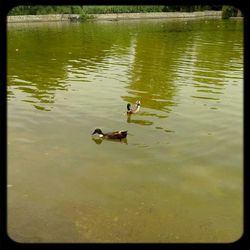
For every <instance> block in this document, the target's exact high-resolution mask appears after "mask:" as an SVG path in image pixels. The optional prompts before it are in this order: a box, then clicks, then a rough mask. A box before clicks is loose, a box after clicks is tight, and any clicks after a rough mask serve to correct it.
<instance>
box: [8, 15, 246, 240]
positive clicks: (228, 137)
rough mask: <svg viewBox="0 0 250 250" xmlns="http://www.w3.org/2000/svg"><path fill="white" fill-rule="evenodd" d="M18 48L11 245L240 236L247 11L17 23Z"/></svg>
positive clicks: (12, 94) (11, 50)
mask: <svg viewBox="0 0 250 250" xmlns="http://www.w3.org/2000/svg"><path fill="white" fill-rule="evenodd" d="M7 46H8V51H7V63H8V65H7V66H8V67H7V68H8V76H7V78H8V83H7V87H8V103H7V106H8V120H7V122H8V123H7V125H8V165H7V171H8V234H9V236H10V237H11V238H12V239H13V240H16V241H18V242H231V241H235V240H237V239H238V238H239V237H241V234H242V232H243V198H242V194H243V138H242V136H243V22H242V20H227V21H223V20H199V21H195V20H190V21H187V20H178V21H167V20H143V21H119V22H98V23H95V22H93V23H50V24H49V23H42V24H41V23H35V24H10V25H8V41H7ZM136 100H140V101H141V105H142V106H141V110H140V112H139V113H138V114H135V115H131V116H127V114H126V105H127V103H128V102H130V103H135V101H136ZM95 128H101V129H102V130H103V131H104V132H108V131H112V130H120V129H124V130H128V136H127V139H126V140H122V141H121V142H120V141H118V142H116V141H108V140H103V141H97V142H96V141H95V140H93V139H92V137H91V133H92V132H93V131H94V129H95Z"/></svg>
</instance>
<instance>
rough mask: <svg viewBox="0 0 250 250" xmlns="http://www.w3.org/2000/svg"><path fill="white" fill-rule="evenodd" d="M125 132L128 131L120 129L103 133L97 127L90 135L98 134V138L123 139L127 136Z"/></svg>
mask: <svg viewBox="0 0 250 250" xmlns="http://www.w3.org/2000/svg"><path fill="white" fill-rule="evenodd" d="M127 132H128V131H125V130H120V131H114V132H109V133H103V132H102V130H101V129H99V128H97V129H95V131H94V132H93V133H92V135H94V134H98V135H99V137H100V138H105V139H123V138H126V137H127Z"/></svg>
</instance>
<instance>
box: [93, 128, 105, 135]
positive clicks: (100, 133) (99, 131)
mask: <svg viewBox="0 0 250 250" xmlns="http://www.w3.org/2000/svg"><path fill="white" fill-rule="evenodd" d="M94 134H99V135H103V132H102V131H101V129H99V128H96V129H95V131H94V132H93V133H92V135H94Z"/></svg>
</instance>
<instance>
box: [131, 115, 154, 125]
mask: <svg viewBox="0 0 250 250" xmlns="http://www.w3.org/2000/svg"><path fill="white" fill-rule="evenodd" d="M127 123H135V124H139V125H152V124H153V122H151V121H147V120H138V119H131V115H128V117H127Z"/></svg>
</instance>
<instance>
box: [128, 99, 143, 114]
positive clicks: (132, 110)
mask: <svg viewBox="0 0 250 250" xmlns="http://www.w3.org/2000/svg"><path fill="white" fill-rule="evenodd" d="M140 107H141V102H140V101H136V103H135V104H134V105H132V106H131V104H130V103H128V104H127V114H135V113H137V112H138V111H139V110H140Z"/></svg>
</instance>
